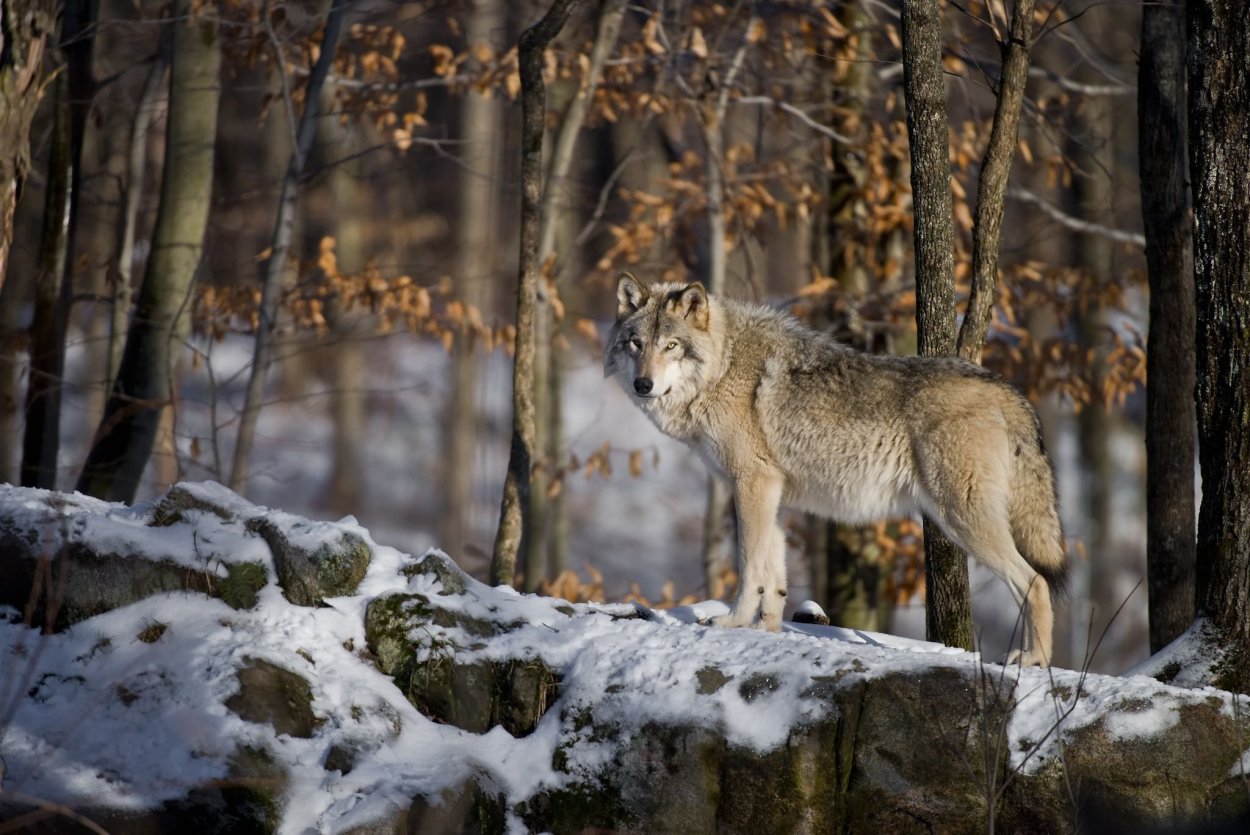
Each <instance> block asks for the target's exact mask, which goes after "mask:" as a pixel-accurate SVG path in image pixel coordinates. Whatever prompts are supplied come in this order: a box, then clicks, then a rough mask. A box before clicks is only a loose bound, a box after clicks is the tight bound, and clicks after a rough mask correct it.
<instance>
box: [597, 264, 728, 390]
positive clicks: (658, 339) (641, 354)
mask: <svg viewBox="0 0 1250 835" xmlns="http://www.w3.org/2000/svg"><path fill="white" fill-rule="evenodd" d="M616 301H617V307H616V324H615V325H614V326H613V327H612V332H611V334H610V336H609V338H608V348H607V351H606V352H605V353H604V356H603V375H604V376H605V377H614V378H616V381H617V382H618V383H620V384H621V387H622V388H624V389H625V391H626V392H628V393H629V394H630V395H632V396H633V398H634V399H635V401H637V402H638V403H639V405H643V404H646V403H651V402H655V401H658V400H659V399H661V398H665V397H667V396H669V395H675V396H676V397H677V398H678V399H682V400H685V399H688V398H689V397H691V396H692V395H693V394H694V392H695V389H696V387H697V385H698V382H699V379H700V372H701V371H702V370H703V368H704V363H705V358H706V357H707V355H708V354H709V353H710V347H711V346H710V342H711V335H710V333H709V326H710V315H711V310H710V304H709V301H708V295H707V291H706V290H705V289H703V285H702V284H700V283H698V282H695V283H693V284H652V285H651V286H650V287H648V286H645V285H643V284H642V283H640V282H639V281H638V279H636V278H634V277H633V276H632V275H630V274H629V273H623V274H622V275H621V277H620V280H619V282H618V284H617V287H616Z"/></svg>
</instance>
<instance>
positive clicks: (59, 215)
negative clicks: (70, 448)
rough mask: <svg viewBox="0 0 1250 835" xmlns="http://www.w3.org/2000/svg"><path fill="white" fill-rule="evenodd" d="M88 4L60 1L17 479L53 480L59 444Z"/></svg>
mask: <svg viewBox="0 0 1250 835" xmlns="http://www.w3.org/2000/svg"><path fill="white" fill-rule="evenodd" d="M95 18H96V7H95V4H94V3H93V2H89V0H76V1H75V2H71V3H67V4H65V11H64V19H63V21H62V25H61V40H62V43H63V44H64V47H63V51H64V53H65V61H66V68H65V76H66V80H65V81H64V82H59V83H58V84H57V108H56V110H57V113H56V119H55V123H56V124H55V126H54V129H53V130H54V137H53V152H52V155H51V159H50V160H49V163H48V167H49V177H48V180H49V185H50V188H49V189H48V195H47V205H46V206H45V210H44V223H43V242H42V244H41V245H40V249H41V252H40V275H39V279H38V281H37V282H36V287H35V298H36V304H35V319H34V321H33V323H32V324H31V350H30V378H29V383H28V388H27V391H26V430H25V433H24V435H23V438H22V474H21V479H22V485H23V486H25V487H42V488H44V489H54V488H55V487H56V470H57V455H58V453H59V452H60V448H61V392H62V389H63V387H64V379H63V377H64V372H65V335H66V331H67V330H68V327H69V313H70V307H71V306H72V305H73V294H74V239H75V237H76V233H77V229H78V226H79V210H78V206H79V198H80V194H81V191H82V172H81V169H82V165H81V162H82V147H83V137H84V136H85V135H86V132H87V113H88V112H89V111H90V110H91V100H92V98H93V96H94V94H95V79H94V78H93V77H92V74H91V60H92V53H93V49H92V44H93V43H94V42H95V33H94V32H93V31H92V30H93V29H94V26H95Z"/></svg>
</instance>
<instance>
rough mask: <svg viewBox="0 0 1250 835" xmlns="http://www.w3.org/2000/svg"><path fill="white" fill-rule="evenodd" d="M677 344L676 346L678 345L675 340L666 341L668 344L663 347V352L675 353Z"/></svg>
mask: <svg viewBox="0 0 1250 835" xmlns="http://www.w3.org/2000/svg"><path fill="white" fill-rule="evenodd" d="M677 344H678V343H677V340H676V339H670V340H669V341H668V344H667V345H665V346H664V350H665V351H675V350H677Z"/></svg>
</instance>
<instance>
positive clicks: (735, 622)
mask: <svg viewBox="0 0 1250 835" xmlns="http://www.w3.org/2000/svg"><path fill="white" fill-rule="evenodd" d="M751 620H752V619H751V618H744V617H742V616H741V615H739V614H737V613H735V612H730V613H729V614H727V615H717V616H716V617H714V618H706V619H704V620H701V621H699V623H701V624H703V625H704V626H719V627H721V628H722V629H738V628H741V627H744V626H753V625H754V624H753V623H752V622H751Z"/></svg>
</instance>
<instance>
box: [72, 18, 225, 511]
mask: <svg viewBox="0 0 1250 835" xmlns="http://www.w3.org/2000/svg"><path fill="white" fill-rule="evenodd" d="M191 6H192V0H177V2H175V4H174V9H173V20H174V23H173V24H172V25H173V27H174V49H173V58H172V66H171V70H170V82H169V83H170V88H169V117H168V121H167V124H166V129H165V137H166V138H165V144H166V152H165V174H164V178H163V180H162V183H161V199H160V208H159V210H158V214H157V219H156V229H155V232H154V233H153V240H152V253H151V255H150V256H149V257H148V261H147V266H146V269H145V270H144V275H143V285H142V288H141V289H140V291H139V299H138V302H137V304H136V306H135V314H134V319H133V321H132V323H131V326H130V331H129V333H128V334H127V336H126V348H125V350H124V351H123V353H122V362H121V367H120V368H119V370H118V374H117V381H116V382H115V383H114V385H113V391H112V394H111V395H110V397H109V402H108V405H107V406H106V407H105V410H104V418H103V419H102V420H101V421H100V427H99V429H97V430H96V438H95V442H94V444H93V445H92V449H91V452H90V453H89V454H88V456H87V462H86V464H85V465H84V466H83V472H82V476H81V477H80V478H79V480H78V490H79V491H81V492H83V493H87V494H89V495H92V496H96V497H98V498H103V499H108V500H110V501H122V502H132V501H133V500H134V496H135V491H136V490H137V489H138V487H139V479H140V477H141V476H142V475H143V469H144V467H145V466H146V465H147V462H148V458H149V456H150V455H151V453H152V445H153V443H154V442H155V439H156V432H157V427H158V425H159V423H160V418H161V413H162V411H163V410H164V409H165V408H166V406H168V405H169V404H170V403H171V402H172V399H173V392H174V373H175V370H176V365H177V350H178V346H179V345H180V343H181V341H182V339H183V338H184V335H185V330H186V322H187V311H188V308H189V306H190V295H191V290H192V287H193V284H194V280H195V271H196V268H197V267H198V266H199V263H200V256H201V254H202V252H203V248H204V230H205V228H206V227H207V225H208V207H209V205H210V203H211V201H212V190H213V149H214V145H215V137H216V132H217V105H218V102H219V100H220V98H221V86H220V85H221V80H220V76H221V49H220V47H219V44H218V38H217V16H216V10H215V9H214V8H213V7H212V6H211V5H210V4H200V5H198V8H197V10H196V13H195V14H194V15H193V14H192V13H191Z"/></svg>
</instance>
